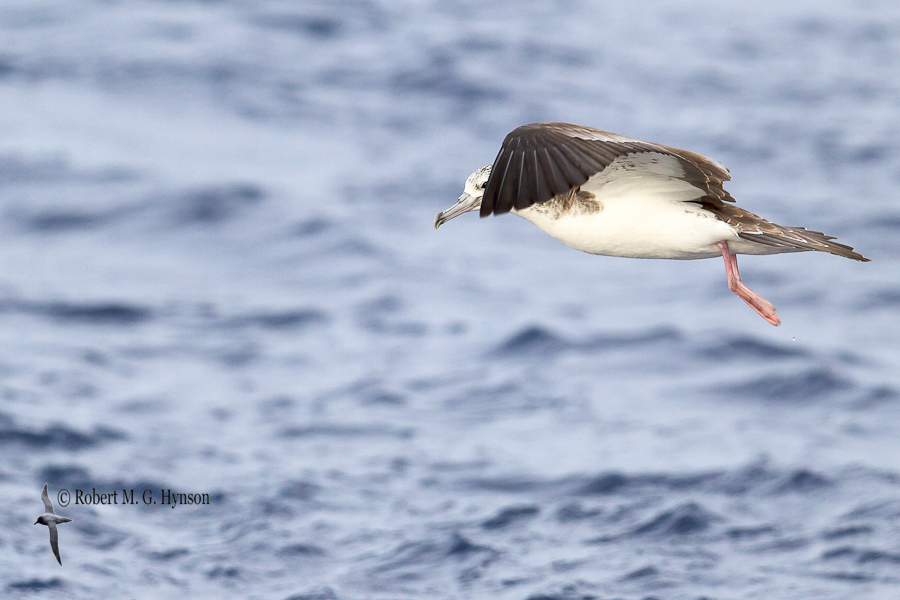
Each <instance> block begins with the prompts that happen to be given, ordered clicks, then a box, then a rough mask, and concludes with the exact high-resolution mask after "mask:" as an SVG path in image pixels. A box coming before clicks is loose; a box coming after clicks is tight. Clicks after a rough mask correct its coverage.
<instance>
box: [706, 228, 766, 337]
mask: <svg viewBox="0 0 900 600" xmlns="http://www.w3.org/2000/svg"><path fill="white" fill-rule="evenodd" d="M716 245H717V246H718V247H719V249H720V250H721V251H722V257H723V258H724V259H725V274H726V275H727V276H728V289H729V290H731V291H732V292H734V293H735V294H737V297H738V298H740V299H741V300H743V301H744V302H746V303H747V304H749V305H750V308H752V309H753V310H755V311H756V312H758V313H759V316H761V317H762V318H763V319H765V320H766V321H768V322H769V323H771V324H772V325H775V326H778V325H780V324H781V319H779V318H778V317H777V316H775V307H774V306H772V303H771V302H769V301H768V300H766V299H765V298H763V297H762V296H760V295H759V294H757V293H756V292H754V291H753V290H751V289H750V288H748V287H747V286H746V285H744V284H743V283H742V282H741V274H740V273H739V272H738V264H737V255H735V254H732V253H731V251H730V250H729V249H728V242H718V243H717V244H716Z"/></svg>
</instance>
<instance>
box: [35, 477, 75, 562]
mask: <svg viewBox="0 0 900 600" xmlns="http://www.w3.org/2000/svg"><path fill="white" fill-rule="evenodd" d="M41 500H43V501H44V514H42V515H41V516H39V517H38V518H37V521H35V522H34V524H35V525H37V524H38V523H40V524H41V525H46V526H47V527H48V528H49V529H50V547H51V548H53V556H55V557H56V562H58V563H59V565H60V566H62V559H60V558H59V531H58V530H57V529H56V526H57V525H59V524H60V523H71V522H72V519H67V518H65V517H58V516H57V515H56V513H55V512H53V504H52V503H51V502H50V496H49V495H48V494H47V484H46V483H45V484H44V491H42V492H41Z"/></svg>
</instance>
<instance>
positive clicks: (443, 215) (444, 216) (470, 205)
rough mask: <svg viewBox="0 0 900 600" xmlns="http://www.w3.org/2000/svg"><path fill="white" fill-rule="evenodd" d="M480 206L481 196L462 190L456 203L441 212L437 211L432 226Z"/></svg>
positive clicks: (439, 224) (437, 225)
mask: <svg viewBox="0 0 900 600" xmlns="http://www.w3.org/2000/svg"><path fill="white" fill-rule="evenodd" d="M480 207H481V197H480V196H478V197H474V196H470V195H469V194H467V193H465V192H463V195H462V196H460V197H459V199H458V200H457V201H456V204H454V205H453V206H451V207H450V208H448V209H447V210H445V211H443V212H439V213H438V214H437V216H436V217H435V218H434V228H435V229H437V228H438V227H440V226H441V225H443V224H444V223H446V222H447V221H449V220H450V219H452V218H454V217H458V216H459V215H461V214H463V213H466V212H469V211H470V210H477V209H478V208H480Z"/></svg>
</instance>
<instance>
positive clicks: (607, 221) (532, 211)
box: [512, 155, 790, 259]
mask: <svg viewBox="0 0 900 600" xmlns="http://www.w3.org/2000/svg"><path fill="white" fill-rule="evenodd" d="M652 156H656V157H659V156H660V155H652ZM630 160H631V161H632V162H633V161H634V158H631V159H630ZM655 160H658V159H655ZM618 162H619V161H618V160H617V161H614V163H613V164H612V165H610V166H609V167H608V168H607V169H605V170H604V171H603V172H601V173H600V174H598V175H596V176H594V177H592V178H591V179H589V180H588V181H587V182H586V183H585V184H584V185H582V186H581V189H582V191H584V192H590V193H591V194H594V199H593V201H594V202H596V203H597V210H594V211H589V210H584V208H583V207H581V206H579V205H578V204H576V205H575V206H574V207H573V208H572V209H571V210H569V211H566V212H562V213H559V212H555V211H550V210H546V208H545V207H542V206H541V205H537V206H531V207H529V208H526V209H524V210H513V211H512V212H513V213H514V214H517V215H519V216H520V217H522V218H524V219H527V220H529V221H531V222H532V223H534V224H535V225H537V226H538V227H539V228H541V229H542V230H543V231H545V232H546V233H548V234H550V235H551V236H553V237H555V238H556V239H558V240H560V241H561V242H563V243H564V244H567V245H569V246H571V247H572V248H575V249H576V250H581V251H582V252H587V253H589V254H603V255H606V256H623V257H629V258H672V259H696V258H712V257H716V256H721V255H722V251H721V250H720V249H719V247H718V246H717V245H716V243H717V242H721V241H726V242H728V246H729V249H730V250H731V252H732V254H778V253H780V252H785V251H790V250H789V249H787V248H776V247H772V246H766V245H763V244H756V243H753V242H750V241H747V240H744V239H743V238H740V237H738V232H737V230H736V229H735V228H734V227H732V226H731V225H729V224H727V223H725V222H724V221H721V220H719V219H718V218H717V217H716V216H715V215H714V214H713V213H711V212H709V211H707V210H704V209H703V208H701V206H700V205H699V204H698V203H696V202H691V200H695V199H697V198H699V197H700V196H701V195H702V192H701V190H699V189H698V188H696V187H694V186H693V185H691V184H690V183H688V182H686V181H684V180H683V179H680V178H678V177H677V175H680V174H681V173H679V172H678V170H680V166H678V165H677V163H675V161H672V164H667V163H666V161H659V162H655V163H654V164H653V165H650V166H648V165H646V164H644V165H640V168H639V170H637V171H635V170H633V169H634V165H633V164H621V165H618V164H616V163H618Z"/></svg>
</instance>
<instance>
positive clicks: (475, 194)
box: [434, 165, 491, 229]
mask: <svg viewBox="0 0 900 600" xmlns="http://www.w3.org/2000/svg"><path fill="white" fill-rule="evenodd" d="M490 176H491V165H486V166H484V167H481V168H480V169H478V170H477V171H475V172H474V173H472V174H471V175H469V178H468V179H466V187H465V188H463V193H462V195H461V196H460V197H459V199H457V201H456V204H454V205H453V206H451V207H450V208H448V209H447V210H445V211H443V212H439V213H438V214H437V216H436V217H435V218H434V228H435V229H437V228H438V227H440V226H441V225H443V224H444V223H446V222H447V221H449V220H450V219H452V218H454V217H458V216H459V215H461V214H463V213H466V212H469V211H471V210H478V209H479V208H481V198H482V197H483V196H484V188H485V187H487V182H488V179H489V178H490Z"/></svg>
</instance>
